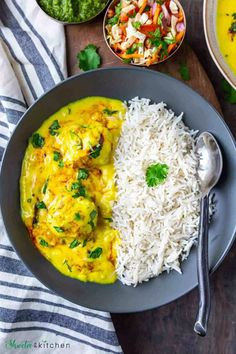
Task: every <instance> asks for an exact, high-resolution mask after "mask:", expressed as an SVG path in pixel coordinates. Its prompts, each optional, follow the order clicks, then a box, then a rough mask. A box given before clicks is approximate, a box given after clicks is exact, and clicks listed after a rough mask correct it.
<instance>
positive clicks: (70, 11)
mask: <svg viewBox="0 0 236 354" xmlns="http://www.w3.org/2000/svg"><path fill="white" fill-rule="evenodd" d="M37 3H38V5H39V7H40V8H41V9H42V10H43V11H44V12H45V13H46V14H47V15H48V16H49V17H51V18H52V19H54V20H56V21H57V22H60V23H63V24H65V25H66V24H79V23H84V22H88V21H91V20H93V19H94V18H95V17H97V16H98V15H99V14H100V13H101V12H103V10H104V9H105V8H106V6H107V5H108V3H109V0H37Z"/></svg>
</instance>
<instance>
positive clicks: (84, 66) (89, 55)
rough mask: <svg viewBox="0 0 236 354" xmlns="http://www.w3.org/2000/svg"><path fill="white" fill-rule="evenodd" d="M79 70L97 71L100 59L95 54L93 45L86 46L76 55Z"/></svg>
mask: <svg viewBox="0 0 236 354" xmlns="http://www.w3.org/2000/svg"><path fill="white" fill-rule="evenodd" d="M77 59H78V61H79V68H80V69H81V70H83V71H88V70H92V69H97V68H98V67H99V66H100V64H101V57H100V55H99V54H98V53H97V47H96V46H95V45H93V44H89V45H87V47H85V49H84V50H81V51H80V52H79V53H78V54H77Z"/></svg>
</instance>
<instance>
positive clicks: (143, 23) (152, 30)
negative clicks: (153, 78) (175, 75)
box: [103, 0, 186, 66]
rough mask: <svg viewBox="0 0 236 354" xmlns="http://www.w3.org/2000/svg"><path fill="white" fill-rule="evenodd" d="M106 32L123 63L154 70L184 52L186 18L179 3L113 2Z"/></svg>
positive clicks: (169, 0)
mask: <svg viewBox="0 0 236 354" xmlns="http://www.w3.org/2000/svg"><path fill="white" fill-rule="evenodd" d="M103 32H104V38H105V41H106V43H107V45H108V47H109V48H110V50H111V51H112V52H113V54H114V55H116V56H117V57H118V58H119V59H120V60H122V61H123V62H126V63H129V64H133V65H139V66H150V65H154V64H158V63H161V62H163V61H165V60H167V59H169V58H170V57H171V56H172V55H173V54H174V53H175V52H176V51H177V50H178V49H179V48H180V46H181V44H182V42H183V40H184V37H185V33H186V17H185V13H184V10H183V7H182V5H181V4H180V2H179V1H178V0H163V1H162V0H158V1H157V0H113V1H112V2H111V4H110V5H109V7H108V9H107V11H106V14H105V17H104V23H103Z"/></svg>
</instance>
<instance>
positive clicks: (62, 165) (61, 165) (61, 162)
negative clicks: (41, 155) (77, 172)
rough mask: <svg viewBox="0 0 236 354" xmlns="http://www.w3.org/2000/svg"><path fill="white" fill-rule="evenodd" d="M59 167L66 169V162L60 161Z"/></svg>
mask: <svg viewBox="0 0 236 354" xmlns="http://www.w3.org/2000/svg"><path fill="white" fill-rule="evenodd" d="M58 166H59V167H60V168H62V167H64V162H63V161H62V160H60V161H59V163H58Z"/></svg>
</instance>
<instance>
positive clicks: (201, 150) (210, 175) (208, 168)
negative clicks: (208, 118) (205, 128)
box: [196, 132, 223, 195]
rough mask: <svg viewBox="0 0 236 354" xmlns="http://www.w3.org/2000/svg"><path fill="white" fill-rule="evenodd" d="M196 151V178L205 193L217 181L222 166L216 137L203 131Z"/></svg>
mask: <svg viewBox="0 0 236 354" xmlns="http://www.w3.org/2000/svg"><path fill="white" fill-rule="evenodd" d="M196 152H197V155H198V156H199V165H198V171H197V172H198V179H199V181H200V188H201V192H202V194H203V195H205V194H206V193H207V194H208V193H209V192H210V190H211V189H212V188H213V187H214V186H215V185H216V184H217V182H218V181H219V178H220V175H221V172H222V168H223V158H222V154H221V150H220V147H219V145H218V143H217V141H216V139H215V138H214V136H213V135H212V134H211V133H208V132H204V133H202V134H201V135H200V136H199V137H198V139H197V144H196Z"/></svg>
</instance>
